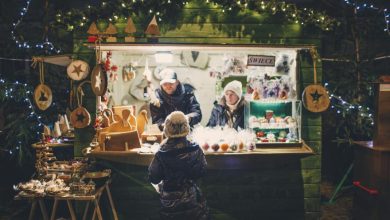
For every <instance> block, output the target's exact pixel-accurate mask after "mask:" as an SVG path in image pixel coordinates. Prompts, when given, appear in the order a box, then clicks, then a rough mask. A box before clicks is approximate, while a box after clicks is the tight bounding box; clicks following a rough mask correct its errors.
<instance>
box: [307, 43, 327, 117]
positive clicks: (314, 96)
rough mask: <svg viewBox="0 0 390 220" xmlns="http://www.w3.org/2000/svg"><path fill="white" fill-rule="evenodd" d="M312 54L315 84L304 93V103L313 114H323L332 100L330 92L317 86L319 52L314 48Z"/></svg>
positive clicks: (311, 50)
mask: <svg viewBox="0 0 390 220" xmlns="http://www.w3.org/2000/svg"><path fill="white" fill-rule="evenodd" d="M310 53H311V55H312V58H313V72H314V84H312V85H309V86H307V87H306V88H305V89H304V91H303V93H302V103H303V106H305V108H306V109H307V110H309V111H311V112H323V111H325V110H326V109H328V107H329V104H330V100H329V96H328V92H327V91H326V89H325V88H324V87H323V86H322V85H319V84H317V69H316V63H317V58H318V56H317V51H316V50H315V49H314V48H312V49H310Z"/></svg>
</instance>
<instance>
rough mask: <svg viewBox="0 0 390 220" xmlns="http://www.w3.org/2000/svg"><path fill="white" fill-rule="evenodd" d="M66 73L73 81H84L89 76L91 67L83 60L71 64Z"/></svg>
mask: <svg viewBox="0 0 390 220" xmlns="http://www.w3.org/2000/svg"><path fill="white" fill-rule="evenodd" d="M66 71H67V73H68V76H69V77H70V78H71V79H73V80H83V79H85V78H87V76H88V74H89V65H88V63H86V62H84V61H82V60H75V61H73V62H71V63H70V64H69V66H68V68H67V70H66Z"/></svg>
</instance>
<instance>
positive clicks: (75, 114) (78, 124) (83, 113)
mask: <svg viewBox="0 0 390 220" xmlns="http://www.w3.org/2000/svg"><path fill="white" fill-rule="evenodd" d="M84 83H90V82H89V81H84V82H82V83H81V84H80V85H79V86H78V88H77V103H78V107H77V108H76V109H75V110H73V111H72V113H71V115H70V122H71V123H72V124H73V127H75V128H85V127H87V126H88V125H89V124H90V123H91V115H90V114H89V112H88V110H87V109H86V108H84V107H83V106H82V105H83V96H84V92H83V89H82V86H83V85H84Z"/></svg>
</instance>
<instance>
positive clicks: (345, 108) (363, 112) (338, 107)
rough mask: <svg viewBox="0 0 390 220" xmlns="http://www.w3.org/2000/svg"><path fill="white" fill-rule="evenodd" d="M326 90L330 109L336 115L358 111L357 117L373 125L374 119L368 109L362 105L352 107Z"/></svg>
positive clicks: (326, 84)
mask: <svg viewBox="0 0 390 220" xmlns="http://www.w3.org/2000/svg"><path fill="white" fill-rule="evenodd" d="M324 86H325V87H329V84H328V83H325V84H324ZM327 90H328V95H329V99H330V101H331V109H334V110H335V111H336V112H337V114H341V113H343V115H344V114H346V113H349V112H352V110H355V111H358V112H357V113H358V115H359V116H360V117H362V118H365V119H367V120H368V121H370V122H371V125H374V118H373V116H372V112H371V111H370V108H369V107H364V106H362V105H354V104H351V103H348V102H347V101H345V100H344V99H343V98H342V97H341V96H337V95H335V94H333V93H331V92H329V89H327Z"/></svg>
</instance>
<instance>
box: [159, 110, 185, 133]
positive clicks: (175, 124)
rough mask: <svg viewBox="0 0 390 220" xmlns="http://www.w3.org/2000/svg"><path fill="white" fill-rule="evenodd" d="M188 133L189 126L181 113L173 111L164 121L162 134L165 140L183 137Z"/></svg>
mask: <svg viewBox="0 0 390 220" xmlns="http://www.w3.org/2000/svg"><path fill="white" fill-rule="evenodd" d="M189 132H190V125H189V123H188V119H187V117H186V116H185V115H184V113H183V112H180V111H174V112H172V113H171V114H169V115H168V116H167V118H166V119H165V126H164V134H165V136H166V137H167V138H178V137H185V136H187V134H188V133H189Z"/></svg>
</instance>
